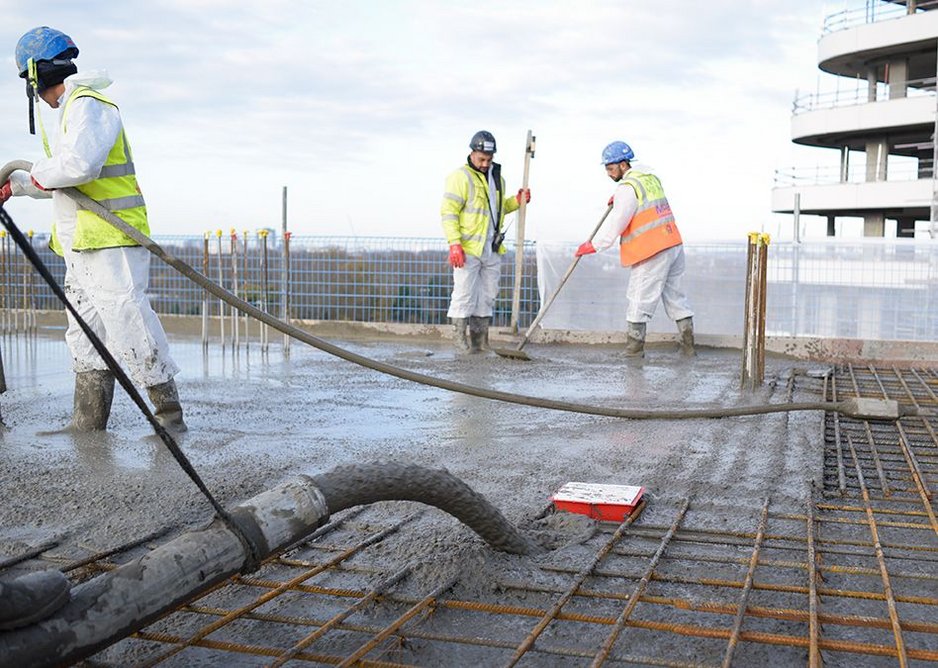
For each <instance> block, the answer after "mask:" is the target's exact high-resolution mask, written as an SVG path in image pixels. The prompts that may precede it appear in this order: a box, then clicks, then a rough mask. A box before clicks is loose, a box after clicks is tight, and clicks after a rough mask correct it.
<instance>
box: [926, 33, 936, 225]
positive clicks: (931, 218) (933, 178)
mask: <svg viewBox="0 0 938 668" xmlns="http://www.w3.org/2000/svg"><path fill="white" fill-rule="evenodd" d="M935 62H936V64H938V50H936V51H935ZM934 93H935V127H934V129H933V130H932V136H931V143H932V152H931V183H932V195H931V215H930V216H929V221H930V224H929V226H928V236H930V237H931V238H932V239H934V238H935V237H936V236H938V66H936V68H935V89H934Z"/></svg>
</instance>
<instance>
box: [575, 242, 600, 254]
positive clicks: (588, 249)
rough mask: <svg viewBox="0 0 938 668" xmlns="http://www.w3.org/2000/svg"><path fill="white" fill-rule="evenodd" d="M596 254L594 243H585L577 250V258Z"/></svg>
mask: <svg viewBox="0 0 938 668" xmlns="http://www.w3.org/2000/svg"><path fill="white" fill-rule="evenodd" d="M595 252H596V249H595V248H593V242H592V241H584V242H583V243H581V244H580V247H579V248H577V249H576V256H577V257H580V256H582V255H592V254H593V253H595Z"/></svg>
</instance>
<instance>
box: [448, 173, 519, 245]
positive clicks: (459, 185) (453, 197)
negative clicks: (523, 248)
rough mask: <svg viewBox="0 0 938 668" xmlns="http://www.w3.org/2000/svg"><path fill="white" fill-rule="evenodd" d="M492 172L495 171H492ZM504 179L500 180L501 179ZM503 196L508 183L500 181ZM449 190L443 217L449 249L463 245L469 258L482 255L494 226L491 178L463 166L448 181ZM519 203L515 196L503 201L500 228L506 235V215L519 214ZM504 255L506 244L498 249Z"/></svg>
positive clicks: (505, 198) (504, 198) (503, 180)
mask: <svg viewBox="0 0 938 668" xmlns="http://www.w3.org/2000/svg"><path fill="white" fill-rule="evenodd" d="M489 169H492V167H489ZM499 178H501V177H499ZM501 185H502V188H501V190H502V193H504V192H505V179H501ZM445 188H446V190H445V192H444V193H443V204H442V205H441V206H440V215H441V216H442V222H443V233H444V234H445V235H446V243H448V244H449V245H451V246H452V245H453V244H462V248H463V250H464V251H465V252H466V254H467V255H474V256H476V257H478V256H480V255H482V251H483V249H484V246H485V237H486V234H487V232H488V227H489V225H490V224H491V222H492V219H491V216H490V215H489V184H488V176H487V175H486V174H483V173H482V172H478V171H476V170H474V169H473V168H472V167H470V166H469V165H463V166H462V167H460V168H459V169H457V170H456V171H454V172H453V173H452V174H450V175H449V176H448V177H447V178H446V186H445ZM517 209H518V200H517V199H516V198H515V196H514V195H512V196H511V197H504V196H503V199H502V206H501V213H500V215H499V221H498V226H499V229H500V230H502V231H504V229H505V226H504V221H505V214H507V213H511V212H512V211H517ZM498 252H499V253H500V254H501V253H504V252H505V246H504V244H502V245H500V246H499V247H498Z"/></svg>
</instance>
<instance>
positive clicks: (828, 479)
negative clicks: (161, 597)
mask: <svg viewBox="0 0 938 668" xmlns="http://www.w3.org/2000/svg"><path fill="white" fill-rule="evenodd" d="M936 390H938V374H935V373H934V372H933V371H931V370H921V369H918V370H897V369H890V370H888V371H881V370H876V369H863V368H859V367H857V368H853V367H849V366H848V367H845V368H843V369H838V370H837V371H836V372H835V373H834V374H833V375H831V376H830V377H829V378H826V379H825V381H824V389H823V390H820V389H819V391H823V392H824V394H825V395H827V394H828V393H830V394H831V395H833V394H834V393H837V395H838V396H837V398H840V399H842V398H844V396H845V395H849V394H856V395H857V396H870V397H876V398H880V397H883V396H887V397H889V398H897V399H899V400H900V401H902V402H903V403H906V404H909V403H911V404H913V405H916V406H919V407H922V408H927V407H929V406H935V405H938V401H936V398H935V392H936ZM791 394H792V392H789V393H788V395H789V396H791ZM831 398H833V397H831ZM935 419H936V418H934V417H909V418H902V419H901V420H899V421H896V422H894V423H885V424H884V423H864V422H863V421H857V420H852V419H849V418H840V419H839V421H837V422H835V420H834V416H832V415H828V416H827V417H826V425H827V429H826V430H825V435H826V440H827V441H828V445H829V446H831V447H828V449H827V451H826V453H825V459H826V460H827V461H826V467H827V471H828V472H829V473H830V475H827V476H825V491H827V492H830V493H831V494H833V495H836V496H835V498H830V495H828V497H827V498H823V497H822V496H820V495H819V497H818V499H814V500H810V501H808V502H807V503H806V505H805V506H801V507H797V508H790V507H783V506H784V504H783V503H781V502H775V503H777V505H773V502H772V501H771V500H770V499H768V498H767V499H765V500H764V501H763V504H762V506H761V511H760V509H759V508H756V507H755V506H754V504H751V503H750V504H749V506H748V507H744V506H742V505H734V506H727V507H725V508H720V507H718V508H716V509H714V508H713V506H712V504H703V505H706V507H707V510H702V509H701V510H694V509H695V508H696V507H697V506H695V503H694V500H693V499H691V500H690V501H689V502H685V503H684V504H683V505H680V506H675V505H673V504H669V503H668V502H667V501H664V500H660V499H658V500H655V501H654V503H655V506H654V507H653V508H654V510H655V512H656V514H655V516H654V517H651V516H649V515H648V513H647V512H646V513H645V514H643V515H641V516H638V515H633V516H632V517H631V518H628V519H627V520H626V521H625V522H623V523H622V525H620V526H619V527H618V528H617V529H616V530H615V531H612V527H603V526H601V527H600V530H599V532H598V533H597V534H596V535H594V536H593V537H592V538H590V539H589V540H588V541H586V542H585V543H583V544H582V545H577V546H576V547H575V548H570V549H569V550H562V551H559V552H558V553H556V554H555V553H547V554H545V555H543V556H539V557H534V558H530V557H529V558H526V563H528V566H529V568H527V570H526V571H525V569H523V568H521V569H519V570H520V571H521V572H524V573H526V575H525V576H522V577H518V576H517V572H516V571H514V570H513V569H512V570H511V571H509V572H505V571H504V569H503V568H501V566H503V565H504V564H505V563H506V562H504V561H502V560H496V561H491V562H488V563H485V564H484V565H483V566H481V567H480V568H481V570H482V571H483V572H484V575H485V576H486V577H487V578H489V583H490V586H489V587H487V588H483V589H482V590H481V591H475V590H473V589H472V588H470V587H465V586H462V583H463V581H464V580H465V579H467V578H468V579H470V580H471V575H472V573H470V572H468V571H472V570H473V569H472V568H470V567H468V566H466V567H465V568H461V567H460V566H459V565H456V566H455V568H456V571H457V572H453V569H452V568H451V569H445V568H440V569H435V570H434V571H433V573H434V575H435V578H436V579H433V578H427V577H419V576H418V575H419V573H420V572H421V568H423V567H424V566H425V565H424V564H417V563H416V562H415V563H406V564H405V563H402V562H401V560H400V559H398V560H396V561H395V560H394V559H391V560H387V559H386V558H385V557H386V554H387V553H388V552H389V551H391V552H393V550H390V548H388V547H383V546H385V544H386V543H387V541H404V542H405V543H406V542H407V541H413V542H415V543H416V542H418V541H420V540H421V537H420V536H421V534H420V532H419V529H418V528H413V524H410V525H408V526H404V522H398V523H396V524H395V523H393V515H394V513H391V514H390V516H389V515H388V513H387V512H386V511H383V510H380V504H379V506H378V508H379V509H378V510H373V509H371V508H369V509H368V510H365V511H364V512H362V511H359V513H357V514H356V515H355V516H354V520H353V521H349V522H346V523H344V525H343V524H342V522H341V520H340V521H339V522H335V523H334V524H335V526H336V527H339V526H341V530H339V529H337V528H336V529H333V530H332V531H323V530H321V531H320V532H317V534H316V536H315V537H314V539H313V540H311V541H309V542H308V543H306V544H303V545H300V546H297V547H296V548H295V549H296V552H295V553H292V554H288V555H284V556H281V557H279V558H277V559H274V560H271V561H268V562H267V563H266V564H265V565H264V567H263V568H262V570H261V571H260V572H258V573H255V574H253V575H251V576H245V577H238V578H233V579H232V580H231V581H230V582H229V583H228V584H227V585H226V586H224V587H222V588H219V589H217V590H215V591H214V592H212V593H210V594H208V595H206V596H204V597H202V598H200V599H199V600H197V601H194V602H192V603H190V604H189V605H187V606H184V607H182V608H180V609H179V610H177V611H175V612H174V613H171V614H170V615H168V616H166V617H164V618H163V619H162V620H160V621H159V622H157V623H155V624H154V625H151V627H149V628H147V629H145V630H143V631H141V632H139V633H138V634H136V635H135V636H133V637H132V638H131V639H128V640H127V641H126V642H128V643H143V647H144V648H145V649H148V650H149V651H150V652H151V654H148V655H147V656H151V658H150V659H149V660H148V663H147V664H146V665H155V664H157V663H160V662H162V661H163V660H164V659H167V658H169V657H171V656H173V655H175V654H177V653H178V652H182V651H183V650H190V651H195V648H201V649H199V650H198V651H201V652H214V653H215V654H211V655H210V656H211V657H217V661H218V662H219V663H220V664H223V663H225V662H226V661H230V659H231V657H230V656H228V655H229V654H230V653H237V654H243V655H252V656H256V657H259V658H260V659H259V660H263V661H268V662H269V664H267V665H275V666H279V665H284V664H286V663H287V662H307V663H325V664H338V665H375V666H401V665H428V664H441V663H443V664H446V663H450V664H454V663H455V664H463V665H471V664H475V665H478V664H484V665H514V664H515V663H521V662H524V661H526V662H532V661H533V662H541V661H543V662H548V663H558V662H560V663H563V664H564V665H591V664H592V665H597V666H598V665H607V664H639V665H660V666H687V665H713V666H716V665H721V663H722V665H724V666H727V665H750V664H752V663H756V662H763V663H766V664H767V665H781V664H784V665H789V664H792V663H794V664H797V663H800V662H803V663H806V664H808V665H809V666H820V665H822V664H823V663H824V660H825V659H826V660H827V661H850V662H853V661H856V660H857V659H859V658H860V657H864V656H865V657H869V658H870V659H871V660H875V659H876V658H877V657H880V658H887V659H889V660H890V661H891V662H897V663H898V664H899V665H907V664H908V663H909V662H922V663H926V662H930V663H938V531H936V530H935V526H934V517H935V507H934V500H933V495H932V493H933V491H934V486H935V480H936V473H935V469H936V468H938V466H936V465H938V441H936V440H935V438H934V433H935V432H934V430H935V427H936V425H935V424H934V420H935ZM834 424H839V430H834V429H833V425H834ZM835 434H836V435H837V436H839V439H840V440H841V442H840V447H841V449H840V450H839V451H838V450H837V449H836V447H835V443H834V442H833V441H834V440H835V438H836V437H837V436H835ZM874 450H875V452H876V454H875V455H874ZM838 454H839V456H838ZM909 455H911V456H909ZM877 460H878V463H879V468H878V467H877ZM835 469H836V471H837V475H834V474H833V471H834V470H835ZM840 479H842V480H843V481H844V484H843V486H842V487H841V485H840V484H839V480H840ZM884 482H885V485H883V483H884ZM887 490H888V495H887V494H886V491H887ZM812 496H813V495H812ZM688 507H689V508H691V511H688ZM376 513H377V514H378V515H379V519H378V520H374V519H371V518H372V517H373V515H374V514H376ZM350 517H351V515H350ZM408 519H410V518H408ZM665 520H666V521H665ZM405 522H406V520H405ZM331 526H333V525H327V527H325V528H324V529H329V528H330V527H331ZM478 550H479V553H480V554H481V553H485V552H486V550H485V548H483V547H481V546H479V548H478ZM511 563H517V562H511ZM513 572H514V573H515V575H514V576H512V573H513ZM428 580H429V581H428ZM261 605H263V606H264V607H263V609H261V607H260V606H261ZM167 645H168V646H169V647H168V649H167ZM180 656H181V658H182V660H183V661H185V660H186V658H187V657H188V654H182V655H180ZM205 656H206V655H204V654H203V655H201V656H199V657H198V659H200V660H201V661H203V662H204V661H205ZM190 658H191V657H190ZM701 661H703V662H704V663H703V664H702V663H701Z"/></svg>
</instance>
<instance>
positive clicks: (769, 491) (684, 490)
mask: <svg viewBox="0 0 938 668" xmlns="http://www.w3.org/2000/svg"><path fill="white" fill-rule="evenodd" d="M337 343H339V344H341V345H346V346H347V347H348V348H349V349H351V350H354V351H355V352H358V353H361V354H363V355H366V356H369V357H372V358H375V359H378V360H382V361H385V362H387V363H390V364H394V365H398V366H401V367H404V368H407V369H411V370H414V371H419V372H420V373H424V374H427V375H432V376H439V377H443V378H447V379H451V380H456V381H460V382H464V383H469V384H473V385H477V386H480V387H488V388H494V389H498V390H502V391H506V392H513V393H520V394H525V395H530V396H538V397H547V398H552V399H559V400H566V401H574V402H578V403H584V404H591V405H602V406H613V407H642V408H655V409H679V408H681V407H683V406H690V407H701V406H703V405H706V406H713V405H720V406H730V405H737V404H752V403H761V402H769V401H771V402H778V401H785V400H786V396H785V380H786V379H787V377H788V375H789V374H790V373H791V370H792V368H793V365H792V363H791V361H789V360H786V359H783V358H770V359H769V360H768V362H767V371H766V378H767V382H766V383H765V385H764V386H763V388H761V389H760V390H759V391H757V392H756V393H752V392H748V391H747V392H743V391H740V390H739V389H738V385H739V355H738V353H736V352H733V351H726V350H708V349H701V351H700V354H699V356H698V357H696V358H694V359H692V360H685V359H684V358H682V357H680V356H679V354H678V353H677V351H676V349H674V348H672V347H670V346H662V347H660V348H654V349H651V350H649V352H648V355H647V358H646V360H645V361H644V362H643V363H641V364H639V365H632V364H630V363H629V362H628V361H627V360H625V359H624V358H622V357H621V355H620V353H619V350H618V349H617V348H616V347H604V346H570V345H541V346H538V345H532V346H531V347H530V352H531V353H532V357H533V358H534V359H533V360H532V361H530V362H520V361H512V360H505V359H502V358H499V357H497V356H494V355H491V354H490V355H480V356H471V357H458V356H456V355H454V354H453V352H452V351H451V350H450V349H449V347H448V345H447V344H445V343H441V342H433V341H419V340H414V339H396V340H382V341H366V340H349V341H344V342H343V341H337ZM172 347H173V348H172V349H173V354H174V356H175V357H176V359H177V362H178V363H179V364H180V366H181V367H182V369H183V371H182V373H181V374H180V375H179V376H178V377H177V381H178V385H179V389H180V395H181V398H182V401H183V405H184V407H185V410H186V420H187V422H188V424H189V427H190V431H189V433H187V434H185V435H184V436H182V437H181V439H180V442H181V444H182V446H183V449H184V451H185V452H186V454H187V455H188V456H189V457H190V458H191V460H192V462H193V464H194V465H195V466H196V468H197V470H198V471H199V472H200V474H201V475H202V476H203V478H204V479H205V480H206V482H207V483H208V485H209V487H210V489H212V490H213V492H214V493H215V494H216V495H217V496H218V498H219V499H220V500H221V501H222V502H223V503H226V504H231V503H234V502H237V501H239V500H243V499H245V498H247V497H250V496H251V495H253V494H255V493H257V492H259V491H261V490H263V489H267V488H269V487H271V486H272V485H274V484H276V483H277V482H280V481H282V480H284V479H286V478H287V477H289V476H291V475H293V474H300V473H306V474H315V473H318V472H321V471H323V470H327V469H329V468H332V467H333V466H336V465H340V464H347V463H356V462H363V461H376V460H395V461H404V462H412V463H415V464H420V465H424V466H432V467H445V468H447V469H449V470H450V471H451V472H452V473H454V474H456V475H457V476H459V477H461V478H462V479H464V480H465V481H466V482H467V483H469V484H470V485H471V486H473V487H474V488H475V489H477V490H478V491H480V492H482V493H483V494H485V495H486V496H487V497H488V498H489V499H490V500H491V501H492V502H493V503H495V504H496V505H497V506H499V507H500V508H501V509H502V510H503V511H504V512H505V513H506V514H507V515H508V516H509V517H510V518H518V517H521V516H523V515H525V514H527V513H531V512H535V511H536V510H538V509H540V508H542V507H543V506H544V504H545V503H546V502H547V499H548V496H549V495H550V493H551V492H552V491H554V490H555V489H557V488H558V487H559V486H560V485H562V484H564V483H565V482H569V481H588V482H598V483H620V484H638V485H644V486H645V487H646V488H647V489H648V493H649V498H650V499H652V500H654V499H677V498H680V497H684V496H691V497H694V498H695V499H696V500H697V501H698V503H699V502H707V503H714V504H718V505H719V504H727V505H734V504H738V503H741V502H745V503H747V505H756V504H757V503H758V500H759V499H761V498H762V497H764V496H766V495H771V496H772V497H773V498H775V499H790V500H792V501H798V500H803V499H804V498H806V494H807V492H806V490H807V488H808V486H809V484H810V483H811V481H812V480H816V479H817V477H818V475H819V472H820V470H821V457H822V444H821V443H820V441H819V438H818V433H819V425H820V420H821V416H820V414H819V413H817V412H814V413H811V412H808V413H794V414H790V415H786V414H777V415H769V416H757V417H746V418H726V419H717V420H713V419H711V420H684V421H659V420H652V421H638V420H623V419H617V418H608V417H596V416H590V415H581V414H575V413H566V412H559V411H552V410H545V409H539V408H531V407H525V406H517V405H512V404H506V403H501V402H495V401H491V400H487V399H481V398H477V397H471V396H466V395H461V394H454V393H451V392H447V391H444V390H440V389H436V388H432V387H426V386H422V385H418V384H415V383H412V382H408V381H404V380H400V379H397V378H392V377H388V376H384V375H382V374H379V373H377V372H375V371H372V370H368V369H364V368H362V367H359V366H357V365H354V364H351V363H349V362H346V361H344V360H340V359H337V358H334V357H331V356H329V355H326V354H324V353H322V352H320V351H317V350H314V349H312V348H309V347H307V346H303V345H297V344H294V345H293V346H292V349H291V351H290V355H289V356H288V357H287V356H285V355H283V354H282V351H281V349H280V346H279V345H271V346H270V350H269V352H268V353H266V354H264V353H262V352H261V351H260V349H259V346H258V345H257V344H253V343H252V345H251V346H250V347H248V348H247V349H246V348H245V347H244V346H241V348H240V349H239V350H238V351H233V350H232V349H231V347H230V346H229V347H227V348H226V349H225V350H224V351H222V349H221V347H220V346H219V345H218V344H217V343H216V344H212V345H211V346H210V348H209V350H208V351H207V352H205V351H203V349H202V346H201V344H200V342H199V341H198V340H195V339H191V338H181V337H178V338H175V339H174V340H173V341H172ZM4 360H5V365H6V373H7V383H8V386H9V388H10V389H9V390H8V392H7V393H6V394H5V395H3V397H2V398H0V402H2V403H0V405H2V408H3V415H4V417H5V419H6V422H7V425H8V427H9V429H8V430H7V431H6V432H5V433H4V434H3V441H2V445H0V475H2V479H3V481H4V497H5V498H6V499H10V500H15V502H14V503H8V504H5V505H4V507H3V508H2V509H0V535H2V536H5V537H6V538H7V539H8V540H9V538H10V537H11V536H12V535H14V534H15V535H29V534H31V533H32V534H34V535H36V536H37V537H38V536H49V535H67V536H72V537H74V538H76V539H77V537H79V536H80V537H81V540H82V541H83V542H85V543H87V544H88V545H105V544H113V543H118V542H120V541H121V540H123V539H130V538H131V537H134V536H136V535H140V534H142V533H144V532H145V531H148V530H150V529H153V528H156V527H157V525H161V524H179V525H183V524H186V523H191V522H195V521H198V520H200V519H204V518H207V517H208V516H209V515H210V508H209V506H208V504H207V503H206V502H205V501H203V500H202V499H201V498H200V495H199V493H198V492H197V491H196V489H195V486H194V485H193V484H192V483H191V482H189V481H188V480H187V479H186V477H185V475H184V474H183V473H182V471H181V470H180V469H179V467H178V466H177V464H176V463H175V462H174V461H173V459H172V457H171V456H170V455H169V453H168V452H167V451H166V449H165V447H164V446H163V445H162V444H161V443H160V442H159V441H158V440H157V439H156V438H155V437H154V436H152V435H151V433H150V428H149V426H148V425H147V424H146V422H145V421H144V418H143V416H142V415H141V414H140V413H139V412H138V410H137V409H136V407H135V406H134V405H133V404H132V403H131V401H130V399H129V398H128V397H127V396H126V395H125V394H124V393H123V392H122V391H121V389H120V388H118V389H117V393H116V398H115V402H114V409H113V412H112V418H111V423H110V429H109V431H108V432H107V433H106V434H101V435H96V436H85V437H78V436H71V435H61V434H58V435H56V434H49V433H46V432H48V431H49V430H54V429H57V428H60V427H62V426H64V425H66V424H67V422H68V420H69V416H70V411H71V383H72V374H71V372H70V370H69V364H70V363H69V359H68V354H67V351H66V349H65V346H64V343H63V342H62V341H61V339H60V338H59V333H58V332H54V331H53V332H45V333H42V334H40V335H39V336H38V337H35V338H27V337H20V338H6V339H4ZM805 382H808V381H805ZM801 398H804V397H801ZM798 399H799V397H797V396H796V397H795V400H798ZM7 545H8V546H7V548H6V549H7V551H9V550H10V549H11V547H10V544H9V543H8V544H7Z"/></svg>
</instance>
